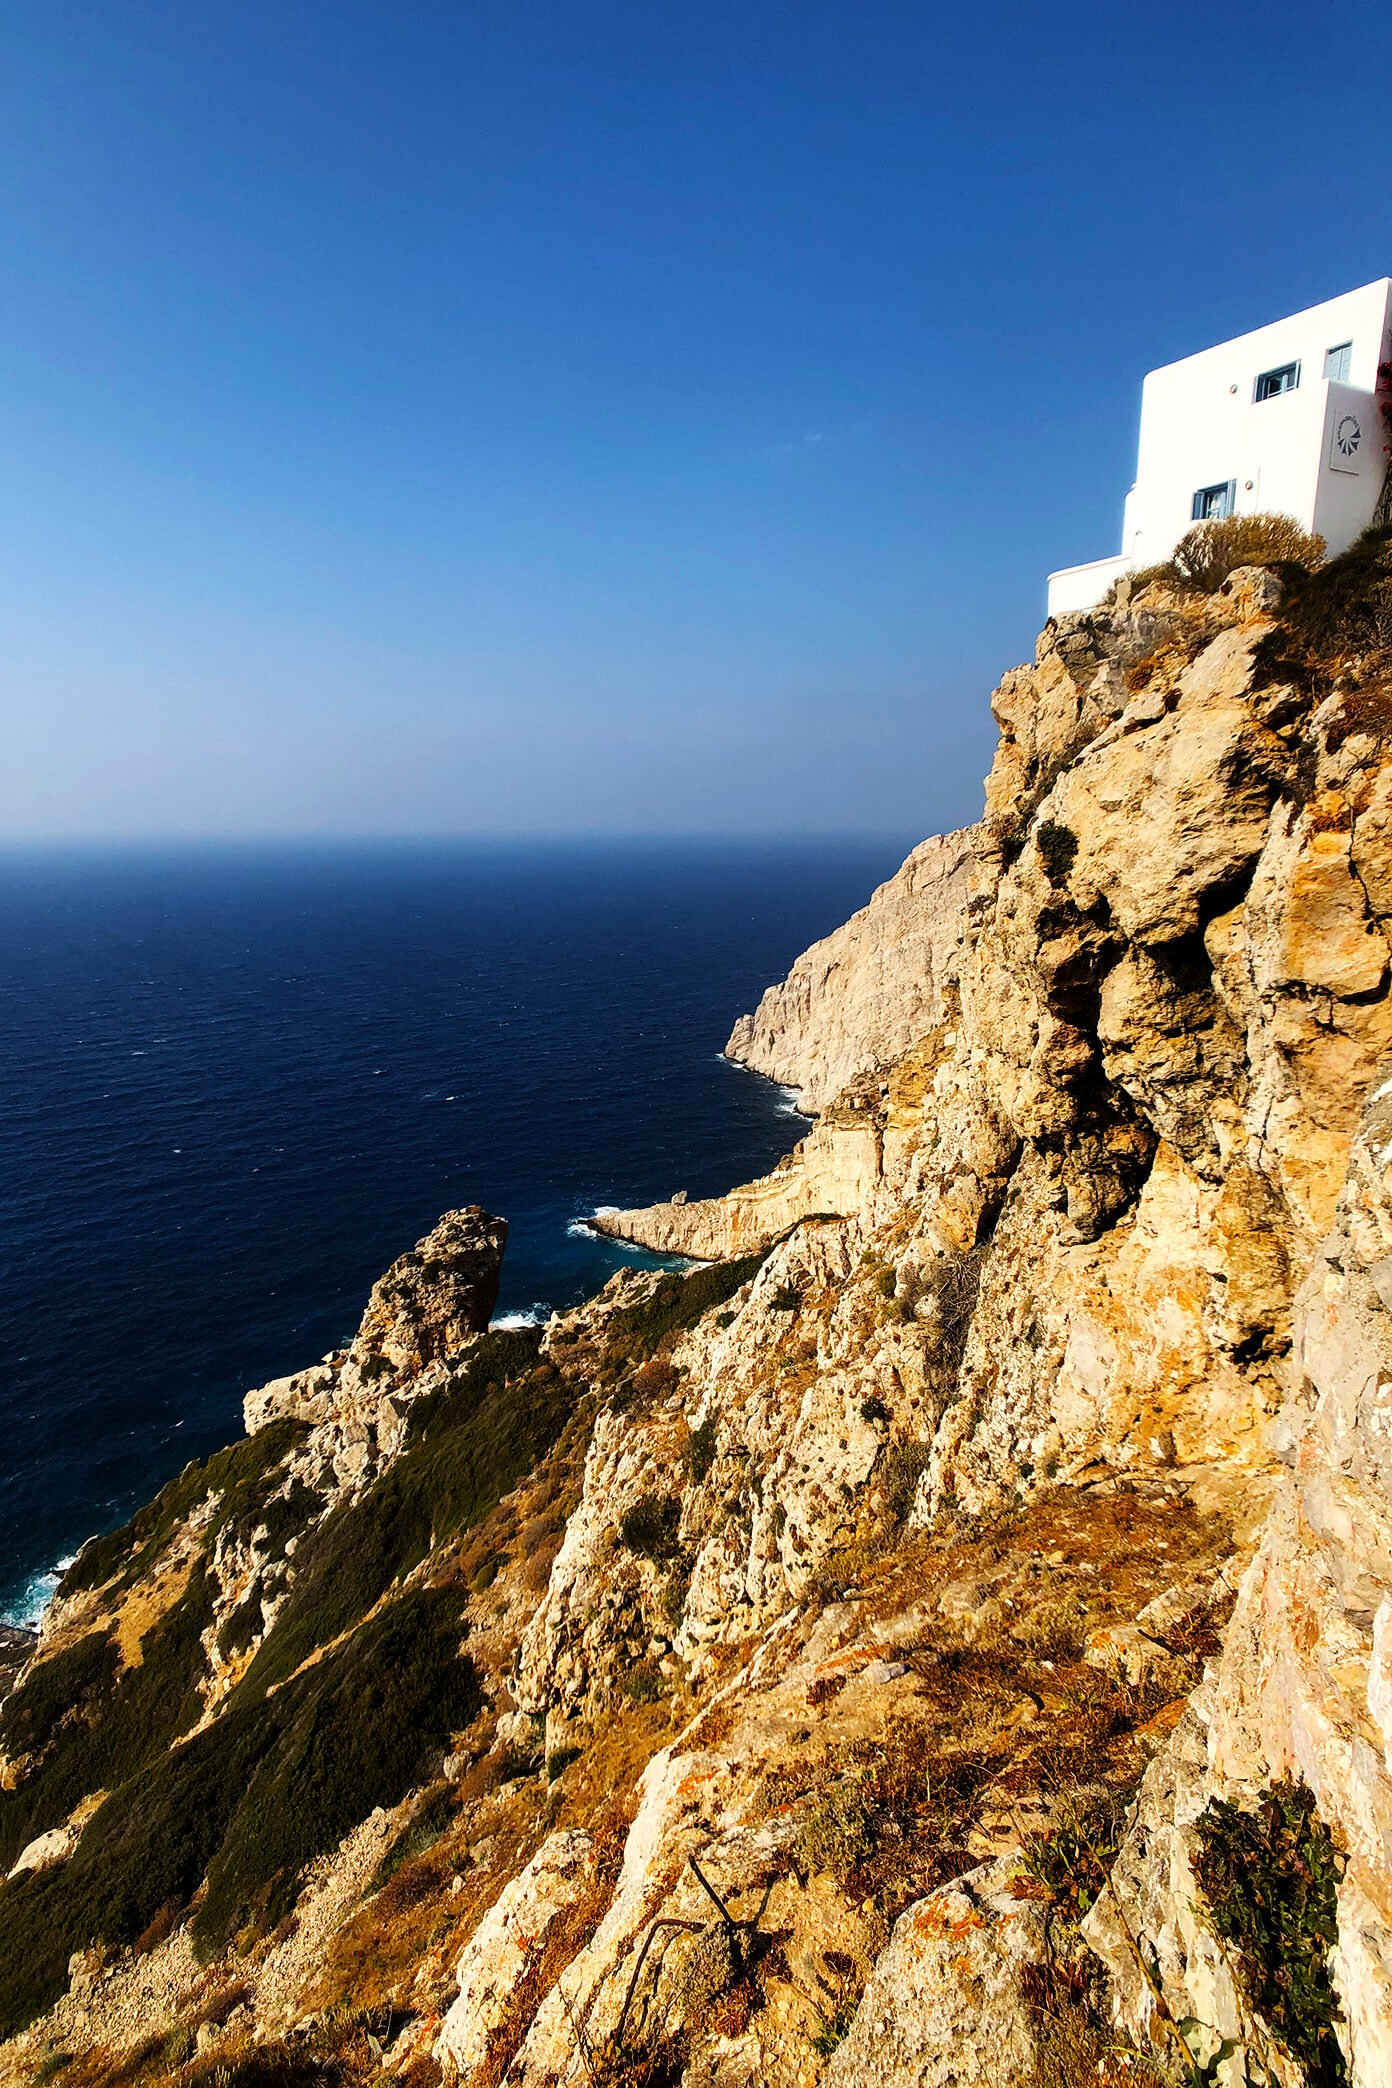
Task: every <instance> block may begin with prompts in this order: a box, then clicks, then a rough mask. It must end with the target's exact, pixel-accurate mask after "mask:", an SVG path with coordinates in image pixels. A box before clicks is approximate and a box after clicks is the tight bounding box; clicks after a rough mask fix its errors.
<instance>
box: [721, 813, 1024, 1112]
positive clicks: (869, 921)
mask: <svg viewBox="0 0 1392 2088" xmlns="http://www.w3.org/2000/svg"><path fill="white" fill-rule="evenodd" d="M980 848H981V836H980V834H979V832H978V830H977V829H976V828H974V827H963V828H962V829H961V831H960V832H958V833H955V834H943V835H941V836H935V837H934V838H933V839H932V840H929V841H924V842H922V843H920V845H919V846H918V847H917V848H916V849H915V850H914V851H913V853H912V855H910V856H909V857H908V859H907V861H906V862H905V863H904V864H903V866H902V868H900V869H899V870H897V871H896V872H895V874H894V876H893V877H891V878H889V879H888V880H887V882H886V883H884V884H882V885H881V886H879V888H878V889H877V891H876V892H875V893H874V894H873V896H872V897H871V899H870V900H869V902H868V903H867V904H866V905H865V906H863V907H862V908H861V909H860V912H859V913H856V914H852V916H851V918H850V920H849V921H847V922H846V923H845V925H844V926H843V927H840V928H837V929H836V930H835V931H834V932H833V933H832V934H831V935H828V936H826V937H824V938H823V940H822V941H821V942H817V943H813V945H812V947H811V948H810V949H809V950H805V951H804V952H803V954H802V956H801V957H799V958H798V960H797V963H796V964H795V965H794V966H793V968H792V970H791V971H790V972H789V973H788V976H787V978H786V979H783V980H782V981H781V982H780V983H779V984H778V985H776V986H770V987H769V989H768V991H767V992H766V993H765V994H764V997H763V999H762V1000H761V1001H760V1002H759V1005H758V1007H757V1008H756V1009H755V1011H754V1013H753V1014H752V1015H741V1017H740V1019H739V1021H738V1022H737V1023H736V1024H735V1026H734V1029H733V1030H732V1031H731V1033H730V1039H729V1042H728V1043H727V1044H726V1046H725V1056H726V1057H727V1058H730V1059H733V1060H734V1061H735V1062H736V1064H738V1065H742V1066H749V1067H750V1068H751V1069H752V1070H753V1071H754V1072H756V1073H764V1074H767V1075H768V1077H769V1079H771V1080H777V1081H781V1082H782V1083H783V1085H784V1086H786V1087H791V1088H796V1089H797V1090H798V1095H799V1101H800V1103H801V1106H802V1107H803V1108H804V1109H807V1110H812V1111H818V1110H822V1109H825V1107H826V1105H827V1104H828V1102H830V1101H831V1100H832V1098H833V1097H834V1096H836V1095H838V1094H839V1093H840V1092H841V1090H842V1089H843V1088H845V1087H847V1086H849V1085H850V1083H851V1082H852V1081H854V1080H857V1079H859V1078H860V1077H861V1075H863V1074H865V1073H868V1072H874V1071H878V1070H879V1069H881V1068H882V1067H885V1066H888V1065H891V1064H892V1063H893V1061H894V1060H895V1059H898V1058H902V1057H903V1055H904V1053H905V1052H906V1051H907V1050H908V1049H909V1047H910V1046H911V1045H913V1044H916V1043H917V1042H918V1039H919V1038H920V1037H921V1036H922V1035H923V1034H924V1032H925V1031H926V1030H929V1029H932V1028H934V1027H935V1025H936V1024H937V1023H939V1022H940V1021H941V1020H942V1018H943V1013H944V1007H945V1003H944V987H945V984H946V982H947V979H948V977H949V974H950V971H951V967H952V964H953V960H954V957H955V953H956V950H957V948H958V945H959V944H960V942H961V939H962V932H963V923H964V917H965V915H966V912H967V909H968V908H969V907H970V905H971V904H972V902H973V899H974V898H975V896H976V895H977V892H978V890H979V888H980V886H981V882H982V867H981V863H980V860H979V854H980Z"/></svg>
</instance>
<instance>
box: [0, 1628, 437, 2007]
mask: <svg viewBox="0 0 1392 2088" xmlns="http://www.w3.org/2000/svg"><path fill="white" fill-rule="evenodd" d="M461 1604H462V1597H461V1595H460V1593H459V1591H458V1590H453V1589H449V1590H446V1589H424V1590H418V1591H415V1592H413V1593H412V1594H410V1595H407V1596H404V1597H403V1598H402V1599H401V1600H400V1601H398V1602H396V1603H393V1604H392V1605H391V1606H390V1608H388V1609H386V1610H384V1611H383V1612H382V1614H381V1615H380V1616H377V1617H374V1618H373V1619H372V1620H371V1622H370V1623H368V1624H366V1625H365V1626H364V1627H363V1628H362V1629H361V1630H360V1631H358V1632H357V1633H355V1634H354V1636H353V1637H352V1638H351V1639H349V1640H348V1641H347V1643H346V1644H344V1645H342V1646H340V1647H337V1648H336V1649H335V1650H334V1652H333V1653H332V1654H330V1655H329V1656H328V1657H326V1658H325V1659H324V1660H322V1661H319V1662H317V1663H315V1665H314V1666H312V1667H310V1668H308V1669H307V1670H306V1671H305V1673H304V1674H302V1675H299V1676H297V1677H296V1678H295V1680H294V1681H293V1682H291V1683H290V1684H288V1685H287V1687H286V1688H284V1689H283V1690H280V1691H278V1692H277V1693H276V1695H275V1696H274V1697H272V1698H270V1699H269V1700H268V1701H266V1702H257V1701H255V1700H254V1699H247V1698H245V1697H244V1696H243V1694H242V1692H240V1691H239V1692H237V1694H236V1695H235V1696H234V1697H233V1698H232V1700H231V1702H230V1704H229V1705H228V1708H227V1709H226V1710H225V1711H224V1713H223V1715H222V1717H221V1718H219V1719H218V1720H217V1722H216V1723H215V1724H214V1725H212V1726H211V1727H209V1728H208V1729H207V1730H206V1731H204V1732H201V1733H199V1734H197V1735H196V1736H195V1737H194V1738H193V1739H191V1740H189V1741H187V1742H186V1743H185V1744H184V1745H183V1746H180V1747H176V1748H174V1749H172V1750H170V1751H169V1752H167V1753H163V1754H159V1755H157V1756H155V1757H154V1758H153V1759H150V1760H149V1761H148V1762H147V1763H146V1764H145V1765H144V1766H143V1767H142V1768H141V1769H140V1770H139V1771H138V1773H137V1774H136V1775H134V1776H133V1777H131V1778H130V1779H129V1780H128V1781H127V1782H126V1783H124V1784H122V1785H121V1786H120V1787H119V1788H117V1789H115V1790H113V1791H112V1795H111V1796H110V1797H109V1798H108V1799H107V1800H106V1802H105V1803H104V1804H103V1805H102V1806H101V1808H100V1810H99V1811H98V1812H97V1813H96V1814H95V1816H94V1817H93V1819H92V1821H91V1822H90V1824H89V1825H88V1828H87V1830H86V1832H85V1834H84V1835H83V1837H82V1840H81V1841H80V1843H79V1844H78V1847H77V1850H76V1852H75V1854H74V1855H73V1857H72V1859H71V1860H70V1861H69V1862H68V1863H67V1864H65V1865H64V1866H62V1867H61V1868H60V1869H57V1870H52V1871H46V1872H43V1873H40V1874H39V1875H37V1876H30V1877H25V1878H21V1879H17V1880H15V1882H14V1883H13V1884H9V1885H5V1886H0V2035H10V2034H12V2033H13V2032H14V2031H15V2030H17V2029H19V2028H21V2027H22V2026H23V2025H24V2024H25V2023H26V2022H29V2021H31V2020H32V2019H33V2017H34V2016H35V2015H37V2014H38V2013H39V2012H40V2011H41V2010H42V2009H43V2008H46V2007H47V2006H48V2005H49V2004H50V2003H51V2002H52V2001H53V2000H54V1999H55V1998H56V1997H57V1996H58V1995H59V1994H60V1993H61V1992H62V1991H63V1989H64V1987H65V1985H66V1981H67V1964H68V1958H69V1956H70V1955H71V1953H72V1952H73V1951H74V1950H80V1949H83V1948H85V1947H86V1946H87V1945H89V1944H90V1943H92V1942H94V1941H97V1940H101V1941H104V1942H106V1943H109V1944H113V1945H123V1944H129V1943H132V1942H134V1941H135V1939H136V1938H137V1937H138V1936H139V1935H140V1934H141V1932H142V1930H144V1929H145V1928H146V1927H147V1925H148V1924H149V1922H150V1921H151V1920H152V1919H153V1917H154V1916H155V1915H156V1914H157V1913H158V1912H159V1911H160V1910H161V1909H162V1908H165V1907H167V1906H169V1905H171V1904H175V1905H179V1906H186V1905H187V1904H188V1902H189V1900H190V1899H191V1898H192V1896H193V1894H194V1893H195V1892H196V1890H197V1888H198V1886H199V1884H200V1883H201V1882H202V1879H203V1877H204V1875H205V1873H206V1875H207V1878H208V1894H207V1898H206V1899H205V1901H204V1903H203V1905H202V1907H201V1908H200V1909H199V1912H198V1916H197V1920H196V1922H195V1936H196V1938H197V1940H198V1942H199V1945H200V1947H201V1948H202V1949H204V1950H205V1951H207V1952H211V1951H213V1950H215V1949H217V1948H219V1947H220V1946H221V1945H222V1944H224V1943H225V1942H227V1941H228V1939H229V1938H230V1937H231V1936H233V1935H235V1934H237V1933H238V1932H239V1931H242V1930H244V1929H248V1928H250V1929H251V1930H252V1931H253V1932H260V1931H263V1930H265V1929H268V1928H270V1927H273V1926H274V1925H275V1923H276V1922H277V1921H278V1920H279V1919H280V1918H281V1916H282V1915H283V1914H284V1913H285V1912H286V1911H287V1910H288V1908H289V1906H290V1905H291V1904H292V1902H293V1898H294V1894H295V1889H296V1879H297V1876H298V1873H299V1871H300V1870H301V1869H302V1867H303V1866H304V1864H306V1863H307V1862H309V1861H310V1860H311V1859H312V1858H314V1857H315V1856H319V1855H322V1854H323V1853H325V1852H326V1851H327V1850H329V1849H332V1848H334V1847H335V1846H336V1845H337V1843H338V1842H339V1841H340V1840H341V1839H342V1837H343V1836H344V1835H345V1834H346V1833H347V1832H348V1831H349V1830H350V1829H351V1828H352V1827H354V1826H356V1824H357V1823H358V1822H359V1821H360V1820H362V1819H363V1818H365V1817H366V1815H367V1814H368V1813H369V1812H370V1811H371V1810H372V1808H373V1807H374V1806H377V1805H394V1804H396V1803H397V1802H398V1801H399V1800H400V1799H401V1798H402V1797H403V1796H404V1795H405V1793H406V1792H407V1791H408V1790H409V1789H410V1788H411V1785H412V1784H413V1783H414V1782H415V1781H416V1779H417V1778H418V1776H419V1774H420V1772H421V1769H422V1767H423V1765H424V1763H425V1762H426V1760H427V1759H428V1757H429V1755H430V1754H431V1753H432V1752H433V1751H434V1750H435V1749H436V1748H438V1747H439V1746H441V1745H442V1744H444V1742H446V1741H447V1740H448V1738H449V1737H450V1735H451V1734H452V1733H453V1732H455V1731H457V1730H458V1729H459V1728H460V1727H462V1726H465V1725H467V1724H468V1723H469V1721H470V1720H471V1719H472V1718H473V1717H474V1715H475V1713H476V1712H477V1709H478V1704H479V1689H478V1682H477V1677H476V1676H475V1673H474V1669H473V1666H472V1663H471V1662H470V1661H469V1660H468V1659H467V1657H465V1656H462V1655H461V1653H460V1650H459V1637H460V1610H461Z"/></svg>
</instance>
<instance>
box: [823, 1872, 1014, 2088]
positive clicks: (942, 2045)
mask: <svg viewBox="0 0 1392 2088" xmlns="http://www.w3.org/2000/svg"><path fill="white" fill-rule="evenodd" d="M1017 1868H1018V1866H1017V1865H1016V1864H1014V1863H1013V1862H1009V1861H1006V1862H1001V1863H997V1864H993V1865H991V1864H983V1865H982V1866H981V1868H980V1869H978V1870H974V1871H969V1872H967V1874H966V1875H965V1876H964V1877H961V1878H957V1879H955V1880H954V1881H953V1883H952V1884H950V1885H944V1886H942V1887H941V1888H940V1889H939V1890H938V1891H937V1892H934V1893H932V1894H931V1895H930V1896H929V1897H928V1898H927V1899H923V1900H919V1901H918V1903H917V1904H916V1905H915V1906H912V1907H910V1908H909V1909H908V1911H907V1912H906V1913H904V1914H901V1915H900V1917H899V1920H898V1921H897V1922H896V1923H895V1926H894V1933H893V1935H892V1936H891V1938H890V1942H889V1947H888V1949H886V1950H885V1951H884V1952H883V1954H882V1955H881V1957H880V1958H879V1960H878V1962H877V1963H876V1966H875V1969H874V1971H873V1973H872V1974H871V1976H870V1983H869V1985H868V1986H867V1987H866V1989H865V1992H864V1994H863V1995H862V1997H861V2001H860V2006H859V2008H858V2009H857V2010H856V2016H855V2021H854V2022H853V2023H852V2025H851V2028H850V2030H849V2032H848V2034H847V2036H846V2038H845V2041H844V2042H843V2043H842V2044H841V2045H840V2046H839V2047H838V2048H837V2050H836V2052H835V2053H834V2055H833V2057H832V2061H831V2064H830V2066H829V2067H828V2068H827V2073H826V2080H827V2084H828V2088H1028V2084H1031V2083H1032V2082H1033V2081H1034V2079H1035V2054H1036V2046H1035V2040H1034V2037H1033V2035H1032V2033H1031V2029H1030V2012H1029V2010H1028V2009H1027V2008H1026V2006H1025V2004H1024V1999H1023V1996H1022V1994H1021V1990H1020V1974H1021V1972H1022V1971H1023V1969H1024V1968H1025V1967H1026V1966H1028V1965H1036V1964H1038V1963H1039V1962H1040V1961H1041V1960H1042V1959H1043V1957H1044V1955H1045V1942H1046V1938H1045V1928H1044V1922H1043V1918H1042V1916H1041V1914H1040V1910H1039V1908H1038V1907H1036V1906H1031V1905H1030V1904H1029V1903H1028V1902H1025V1901H1021V1900H1017V1899H1015V1898H1013V1897H1012V1895H1011V1893H1010V1891H1009V1881H1010V1878H1011V1876H1012V1875H1013V1874H1014V1871H1015V1870H1016V1869H1017Z"/></svg>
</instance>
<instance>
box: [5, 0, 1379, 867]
mask: <svg viewBox="0 0 1392 2088" xmlns="http://www.w3.org/2000/svg"><path fill="white" fill-rule="evenodd" d="M0 31H2V32H3V33H2V35H0V282H3V295H2V296H0V617H2V618H3V633H4V636H3V644H0V704H3V711H4V739H5V749H6V751H5V758H4V759H3V760H2V761H0V833H3V834H7V835H9V836H12V837H15V838H26V837H30V836H61V837H84V838H85V837H97V836H102V837H105V836H111V835H127V834H129V835H139V836H151V837H153V836H177V835H200V836H202V835H244V834H276V835H300V834H304V835H315V834H371V833H393V834H397V833H411V832H421V833H432V834H438V833H450V832H469V833H474V832H486V831H493V830H507V831H518V830H539V831H545V832H561V831H564V832H586V831H598V832H605V833H629V832H632V833H654V832H658V833H662V832H739V831H747V830H751V829H755V830H760V831H766V830H786V831H809V830H810V831H827V832H831V831H835V830H838V829H880V830H884V831H886V832H927V831H930V830H931V829H933V828H935V827H939V826H943V825H948V824H952V823H955V822H956V821H958V820H961V819H965V818H969V817H971V816H973V815H974V814H975V812H976V810H977V809H978V806H979V798H980V789H979V779H980V777H981V775H982V773H983V771H984V769H985V767H986V765H987V762H988V760H989V755H990V748H991V743H992V738H993V728H992V726H991V721H990V716H989V710H988V704H987V698H988V694H989V691H990V688H991V685H992V683H993V682H994V681H995V680H996V678H997V677H998V676H999V674H1000V672H1001V671H1002V669H1004V668H1005V667H1006V666H1008V665H1009V664H1011V663H1012V662H1013V661H1015V660H1017V659H1021V658H1024V657H1027V656H1028V654H1029V652H1030V650H1031V647H1032V643H1033V635H1034V632H1035V630H1036V628H1037V626H1038V624H1039V622H1040V621H1041V617H1042V602H1043V579H1044V574H1045V572H1046V570H1047V569H1048V568H1049V567H1050V566H1054V565H1061V564H1066V563H1069V562H1072V561H1073V560H1076V559H1081V558H1087V557H1092V556H1100V555H1102V554H1104V553H1106V552H1108V551H1111V550H1113V549H1115V548H1116V545H1117V541H1118V535H1119V528H1120V510H1121V500H1122V496H1123V493H1124V491H1125V488H1126V485H1127V483H1128V481H1129V471H1130V466H1131V463H1132V461H1133V457H1134V442H1135V426H1136V416H1137V409H1138V403H1139V383H1140V377H1141V374H1142V372H1143V371H1144V370H1145V369H1146V368H1148V367H1150V366H1151V365H1153V364H1156V363H1160V362H1164V361H1166V360H1168V359H1170V358H1172V357H1174V356H1176V355H1180V354H1184V353H1187V352H1188V351H1190V350H1192V349H1195V348H1199V347H1202V346H1204V345H1206V344H1207V343H1208V342H1210V341H1212V340H1217V339H1221V338H1223V337H1224V336H1226V335H1228V334H1231V333H1235V332H1238V331H1241V330H1242V329H1244V328H1246V327H1248V326H1253V325H1257V324H1259V323H1261V322H1262V321H1264V320H1267V319H1270V318H1274V317H1277V316H1279V315H1280V314H1281V313H1282V312H1284V311H1287V310H1293V309H1296V308H1298V307H1299V306H1302V305H1305V304H1308V303H1311V302H1314V301H1315V300H1316V299H1318V298H1321V297H1324V296H1329V295H1332V294H1334V293H1335V292H1337V291H1340V290H1343V289H1347V288H1351V287H1352V286H1354V285H1355V284H1357V283H1361V282H1365V281H1367V280H1370V279H1371V278H1373V277H1375V276H1378V275H1381V274H1383V273H1385V272H1386V271H1387V270H1388V269H1389V267H1390V266H1392V238H1389V217H1388V208H1387V197H1388V195H1389V194H1392V180H1389V175H1392V130H1390V129H1389V126H1388V124H1387V122H1386V112H1387V109H1388V107H1389V105H1390V102H1392V97H1390V96H1389V88H1390V87H1392V81H1390V80H1389V64H1388V61H1389V56H1392V27H1390V26H1389V23H1388V21H1387V20H1386V19H1385V18H1384V16H1383V14H1382V13H1380V12H1377V11H1369V10H1362V11H1358V12H1357V13H1356V14H1355V15H1349V14H1343V15H1339V14H1324V15H1321V14H1318V13H1316V14H1312V13H1311V12H1310V10H1309V9H1308V7H1305V8H1300V9H1297V8H1295V7H1293V6H1283V5H1280V4H1277V5H1272V4H1269V0H1268V4H1265V5H1262V6H1253V5H1245V4H1237V5H1232V4H1229V5H1228V6H1226V7H1224V8H1221V9H1220V8H1216V7H1213V6H1212V5H1207V6H1204V7H1199V6H1196V5H1189V4H1183V0H1181V4H1175V5H1169V6H1164V7H1152V8H1146V9H1118V8H1116V7H1115V6H1114V5H1108V6H1105V7H1104V6H1078V5H1072V6H1070V5H1067V4H1064V5H1060V6H1056V7H1053V8H1048V9H1045V8H1040V7H1037V6H1002V5H991V4H989V0H988V4H983V5H978V6H976V7H972V8H962V7H957V6H953V7H939V6H932V5H901V4H890V0H858V4H856V5H854V6H851V5H846V4H837V5H831V4H822V0H801V4H797V5H786V6H785V5H781V4H780V5H769V4H764V0H738V4H734V0H730V4H727V0H701V4H700V5H699V6H697V5H685V6H675V7H673V6H662V5H657V4H654V0H633V4H595V0H564V4H554V5H552V4H546V0H496V4H494V0H487V4H479V5H474V4H468V0H448V4H446V0H375V4H368V0H274V4H273V5H272V4H266V5H263V4H261V0H237V4H235V5H225V6H221V7H190V6H188V5H187V0H158V4H155V0H122V4H121V5H120V6H119V7H113V6H111V5H110V4H109V0H89V4H78V0H28V4H19V5H15V4H8V5H3V6H0Z"/></svg>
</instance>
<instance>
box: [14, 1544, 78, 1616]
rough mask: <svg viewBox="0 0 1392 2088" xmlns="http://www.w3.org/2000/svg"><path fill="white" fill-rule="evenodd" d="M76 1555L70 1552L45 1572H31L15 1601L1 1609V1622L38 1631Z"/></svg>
mask: <svg viewBox="0 0 1392 2088" xmlns="http://www.w3.org/2000/svg"><path fill="white" fill-rule="evenodd" d="M76 1556H77V1554H76V1553H75V1552H70V1553H69V1554H68V1556H67V1557H66V1558H65V1559H59V1561H58V1562H57V1564H56V1565H54V1566H50V1567H48V1568H47V1570H46V1571H45V1572H43V1573H33V1574H31V1575H30V1576H29V1579H28V1580H27V1581H26V1582H25V1584H24V1586H23V1587H22V1588H21V1589H20V1591H19V1593H18V1595H16V1596H15V1597H14V1599H13V1601H12V1602H10V1603H8V1604H7V1605H6V1607H5V1608H4V1609H3V1610H0V1624H14V1625H17V1626H18V1627H19V1628H20V1629H21V1630H24V1631H37V1630H38V1628H39V1624H40V1623H41V1621H42V1619H43V1613H44V1611H45V1610H46V1609H47V1608H48V1605H49V1603H50V1602H51V1601H52V1600H53V1596H54V1593H55V1591H56V1590H57V1587H58V1583H59V1581H60V1580H61V1579H62V1578H63V1575H64V1574H65V1573H66V1572H67V1570H68V1568H69V1566H71V1565H72V1562H73V1560H74V1558H75V1557H76Z"/></svg>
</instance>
